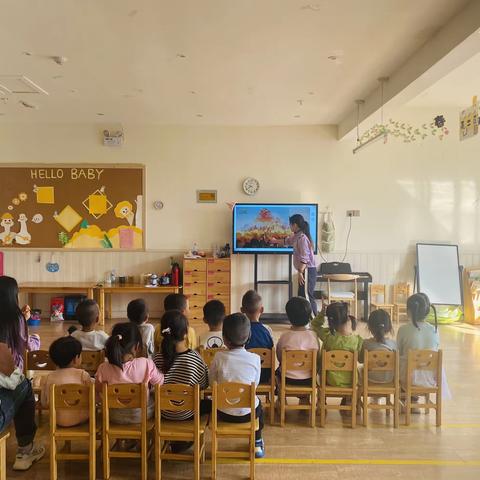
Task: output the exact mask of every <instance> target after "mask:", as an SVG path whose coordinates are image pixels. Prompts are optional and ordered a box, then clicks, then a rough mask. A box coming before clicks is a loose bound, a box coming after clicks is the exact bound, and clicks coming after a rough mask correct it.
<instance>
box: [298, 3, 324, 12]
mask: <svg viewBox="0 0 480 480" xmlns="http://www.w3.org/2000/svg"><path fill="white" fill-rule="evenodd" d="M321 8H322V6H321V5H319V4H318V3H316V4H312V3H310V4H308V5H303V7H300V10H313V11H314V12H318V11H319V10H320V9H321Z"/></svg>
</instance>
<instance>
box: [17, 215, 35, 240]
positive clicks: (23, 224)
mask: <svg viewBox="0 0 480 480" xmlns="http://www.w3.org/2000/svg"><path fill="white" fill-rule="evenodd" d="M27 221H28V218H27V216H26V215H25V214H24V213H21V214H20V215H19V216H18V223H20V231H19V232H18V233H17V234H16V235H15V243H18V244H19V245H28V244H29V243H30V242H31V241H32V236H31V235H30V234H29V233H28V230H27Z"/></svg>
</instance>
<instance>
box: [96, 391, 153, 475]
mask: <svg viewBox="0 0 480 480" xmlns="http://www.w3.org/2000/svg"><path fill="white" fill-rule="evenodd" d="M147 390H148V387H147V385H145V384H142V383H124V384H117V385H107V384H103V390H102V392H103V395H102V410H103V439H102V440H103V477H104V479H105V480H108V479H109V478H110V459H111V458H140V461H141V476H140V478H141V479H142V480H147V475H148V470H147V469H148V457H149V454H150V453H151V448H149V447H148V444H147V440H148V435H149V434H151V433H152V432H153V428H154V421H153V420H147ZM124 408H139V409H141V415H142V417H141V418H142V420H141V422H140V423H139V424H133V425H120V424H111V423H110V409H124ZM117 439H133V440H138V441H140V445H141V448H140V452H117V451H112V450H111V449H110V441H111V440H117Z"/></svg>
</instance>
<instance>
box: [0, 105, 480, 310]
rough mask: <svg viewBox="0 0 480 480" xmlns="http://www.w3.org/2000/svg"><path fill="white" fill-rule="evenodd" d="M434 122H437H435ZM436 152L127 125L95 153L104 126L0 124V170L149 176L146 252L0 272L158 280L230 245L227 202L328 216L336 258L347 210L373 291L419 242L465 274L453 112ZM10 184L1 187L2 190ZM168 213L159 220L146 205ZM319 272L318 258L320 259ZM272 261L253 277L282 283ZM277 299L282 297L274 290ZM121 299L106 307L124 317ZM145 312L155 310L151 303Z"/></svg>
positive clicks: (354, 250)
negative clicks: (119, 138)
mask: <svg viewBox="0 0 480 480" xmlns="http://www.w3.org/2000/svg"><path fill="white" fill-rule="evenodd" d="M433 113H435V114H437V113H439V112H428V111H425V110H419V111H414V110H405V111H401V112H400V113H398V114H397V117H396V118H402V119H403V120H408V121H411V122H412V123H415V122H416V123H423V122H425V121H427V120H428V121H430V118H432V117H433V116H434V115H433ZM442 113H443V112H442ZM446 116H447V121H448V119H449V118H451V119H452V125H451V126H450V127H451V130H452V133H451V135H449V136H448V137H447V138H446V140H444V141H443V142H440V141H438V140H437V139H433V138H432V139H428V140H426V141H425V142H422V143H418V144H403V143H401V142H400V141H399V140H396V139H389V141H388V144H387V145H382V144H381V143H377V144H374V145H372V146H371V147H369V148H367V149H365V150H364V151H362V152H361V153H359V154H357V155H352V147H353V143H354V141H353V139H347V140H344V141H341V142H338V141H337V139H336V128H335V127H333V126H299V127H160V126H152V125H150V126H140V125H124V131H125V138H126V141H125V144H124V146H123V147H121V148H114V147H104V146H103V145H102V142H101V139H102V135H101V132H102V131H103V129H104V127H105V125H102V124H96V125H93V124H92V125H34V124H16V125H10V124H5V123H2V124H0V162H1V163H17V162H38V163H72V164H80V163H143V164H145V165H146V172H147V173H146V175H147V177H146V179H147V181H146V187H147V197H146V205H147V209H146V219H147V221H146V226H147V250H148V251H147V252H128V253H124V252H122V253H119V252H108V253H104V252H101V253H100V252H99V253H86V252H65V253H64V252H54V253H53V255H54V259H55V260H56V261H58V262H59V263H60V266H61V268H60V272H58V273H56V274H51V273H48V272H47V271H46V270H45V263H46V262H47V261H49V260H50V257H51V253H49V252H28V253H26V252H20V251H13V250H12V251H9V250H4V251H5V252H6V258H5V269H6V272H7V273H9V274H11V275H14V276H16V277H17V278H18V279H19V280H20V281H27V280H28V281H48V280H50V281H74V280H80V281H82V280H94V281H98V280H101V279H103V278H104V275H105V272H106V271H108V270H110V269H111V268H116V269H117V271H118V272H119V273H122V272H123V273H125V274H135V273H142V272H145V271H152V270H157V271H163V270H166V269H167V267H168V260H169V257H170V256H171V255H173V256H175V257H180V256H181V254H182V252H183V251H184V250H187V249H189V248H190V247H191V245H192V244H193V242H194V241H197V242H198V243H199V245H200V246H201V248H204V249H207V250H208V249H211V246H212V244H222V243H225V242H227V241H229V240H230V229H231V225H230V218H231V213H230V210H229V208H228V207H227V205H226V202H234V201H259V202H262V201H265V202H316V203H318V204H319V206H320V210H324V209H325V208H326V207H327V206H329V207H330V208H331V209H332V211H333V212H334V216H335V222H336V233H337V238H336V252H335V253H334V254H330V255H328V256H327V258H328V259H329V260H332V259H335V260H339V259H340V260H341V259H342V257H343V250H344V248H345V237H346V232H347V228H348V219H347V218H346V217H345V211H346V210H347V209H359V210H360V211H361V216H360V218H354V219H353V220H352V231H351V235H350V240H349V250H348V254H347V257H346V261H350V262H351V263H352V266H353V268H354V269H355V270H358V271H369V272H371V273H372V274H373V275H374V279H375V281H377V282H382V283H387V284H391V283H393V282H394V281H397V280H403V279H410V277H411V276H412V267H413V262H414V254H413V253H414V250H413V248H414V245H415V242H417V241H437V242H441V241H450V242H455V243H459V244H460V245H461V252H462V255H463V257H462V258H463V259H464V262H465V263H466V264H474V263H480V257H478V256H477V255H476V252H477V251H478V250H479V248H478V247H479V246H480V238H479V228H478V226H479V220H480V214H479V194H478V183H479V176H480V168H478V147H479V144H480V139H479V138H474V139H471V140H468V141H466V142H462V143H460V142H459V141H458V134H457V125H456V122H457V118H458V112H456V111H452V112H450V113H449V114H448V115H446ZM247 176H254V177H256V178H258V180H259V181H260V184H261V187H260V191H259V193H258V194H257V195H256V196H255V197H253V198H250V197H247V196H245V195H244V194H243V193H242V190H241V185H242V181H243V179H244V178H245V177H247ZM2 181H8V179H2ZM197 189H217V190H218V203H217V204H197V203H196V197H195V192H196V190H197ZM157 199H158V200H162V201H163V202H164V204H165V207H164V209H163V210H161V211H156V210H154V209H153V207H152V202H153V201H154V200H157ZM319 261H320V258H319ZM286 272H287V268H286V265H285V262H282V259H281V258H266V259H263V261H262V262H261V275H265V276H269V277H273V276H278V277H281V276H283V275H285V274H286ZM252 281H253V264H252V259H251V257H250V256H241V257H240V256H239V257H236V258H234V260H233V305H235V304H238V302H239V299H240V297H241V294H242V292H243V291H245V290H246V289H247V288H249V287H251V284H252ZM280 288H281V287H280ZM263 293H264V297H265V302H266V307H267V310H270V311H279V310H281V308H282V305H283V304H284V301H285V295H286V292H285V294H284V293H281V291H280V290H278V287H277V288H276V289H273V288H271V287H264V290H263ZM124 301H126V299H119V302H117V303H116V304H115V305H114V310H115V312H116V313H117V315H121V314H122V313H123V303H124ZM153 303H154V305H153V311H154V312H155V310H157V309H159V307H158V306H157V303H158V302H157V303H155V302H153Z"/></svg>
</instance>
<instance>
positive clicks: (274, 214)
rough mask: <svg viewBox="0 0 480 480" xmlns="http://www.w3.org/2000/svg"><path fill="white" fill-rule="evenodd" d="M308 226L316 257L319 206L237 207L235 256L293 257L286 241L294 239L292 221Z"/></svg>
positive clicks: (234, 211) (278, 204) (233, 242)
mask: <svg viewBox="0 0 480 480" xmlns="http://www.w3.org/2000/svg"><path fill="white" fill-rule="evenodd" d="M295 214H300V215H302V216H303V218H304V219H305V220H306V221H307V222H308V223H309V226H310V234H311V236H312V241H313V245H314V251H315V253H317V235H318V205H317V204H315V203H237V204H235V206H234V207H233V240H232V244H233V253H262V254H263V253H292V251H293V250H292V248H291V247H285V246H284V242H283V240H285V238H287V237H288V236H290V235H292V231H291V230H290V223H289V220H288V219H289V217H291V216H292V215H295Z"/></svg>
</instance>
